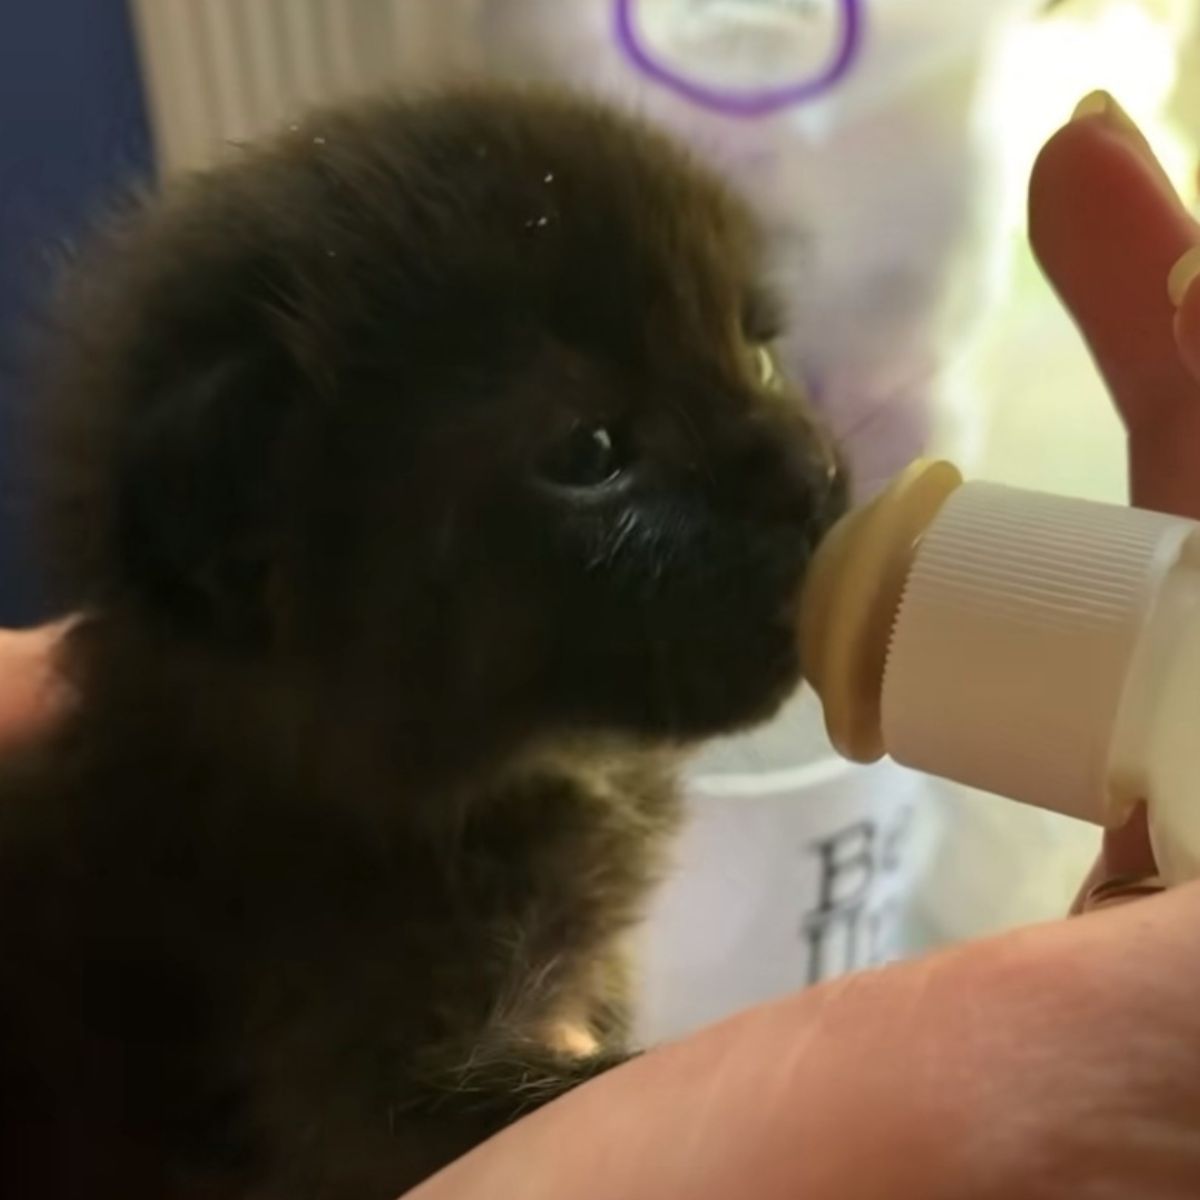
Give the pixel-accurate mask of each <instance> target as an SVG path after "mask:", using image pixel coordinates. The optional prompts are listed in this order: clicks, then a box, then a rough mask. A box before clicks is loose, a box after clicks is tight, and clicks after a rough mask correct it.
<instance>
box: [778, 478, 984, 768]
mask: <svg viewBox="0 0 1200 1200" xmlns="http://www.w3.org/2000/svg"><path fill="white" fill-rule="evenodd" d="M962 481H963V479H962V475H961V474H959V472H958V469H957V468H956V467H953V466H951V465H950V464H949V463H946V462H933V461H928V460H923V459H922V460H918V461H917V462H914V463H913V464H912V465H911V466H910V467H908V469H907V470H905V471H903V472H901V474H900V475H898V476H897V477H896V478H895V479H894V480H893V481H892V483H891V484H890V486H889V487H888V488H886V489H885V490H884V491H883V492H882V493H880V495H878V496H877V497H876V498H875V499H874V500H872V501H871V502H870V503H868V504H866V505H864V506H863V507H862V508H859V509H856V510H854V511H853V512H851V513H850V514H849V515H848V516H846V517H844V518H843V519H842V520H841V521H840V522H839V523H838V524H837V525H836V526H834V528H833V529H832V530H831V531H830V533H829V534H828V536H826V538H825V539H824V540H823V541H822V543H821V545H820V546H819V547H818V549H817V553H816V555H815V556H814V558H813V562H812V565H811V567H810V569H809V575H808V583H807V585H806V587H805V593H804V604H803V610H802V615H801V621H800V645H801V661H802V662H803V663H804V669H805V674H806V677H807V679H808V682H809V683H810V685H811V686H812V688H813V690H814V691H815V692H816V693H817V695H818V696H819V697H820V699H821V705H822V707H823V708H824V710H825V726H826V729H827V731H828V733H829V738H830V741H831V742H832V743H833V746H834V749H835V750H837V752H838V753H839V754H841V755H842V757H843V758H847V759H850V760H851V761H853V762H860V763H869V762H875V761H876V760H878V759H879V758H882V757H883V755H884V753H885V747H884V744H883V731H882V724H881V711H880V701H881V697H882V692H883V673H884V666H885V663H886V661H887V652H888V644H889V642H890V641H891V636H892V628H893V626H894V624H895V620H896V613H897V611H898V610H899V607H900V600H901V597H902V595H903V593H904V585H905V581H906V580H907V578H908V573H909V569H910V568H911V566H912V562H913V556H914V554H915V552H916V547H917V543H918V542H919V540H920V538H921V535H922V534H923V533H924V532H925V530H926V529H927V528H928V526H929V524H930V522H931V521H932V520H933V518H934V517H935V516H936V515H937V513H938V511H939V510H940V509H941V507H942V505H943V504H944V503H945V501H946V499H947V497H948V496H949V495H950V494H951V493H952V492H953V491H954V490H955V489H956V488H958V487H959V486H960V485H961V484H962Z"/></svg>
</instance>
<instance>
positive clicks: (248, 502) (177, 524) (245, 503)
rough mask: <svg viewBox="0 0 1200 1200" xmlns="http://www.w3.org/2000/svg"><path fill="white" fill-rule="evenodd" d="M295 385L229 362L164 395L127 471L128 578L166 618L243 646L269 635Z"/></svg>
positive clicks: (244, 360) (130, 449) (241, 361)
mask: <svg viewBox="0 0 1200 1200" xmlns="http://www.w3.org/2000/svg"><path fill="white" fill-rule="evenodd" d="M287 407H288V403H287V399H286V395H285V386H284V384H283V383H282V382H281V380H280V379H279V377H278V376H277V375H276V376H275V377H274V378H272V372H271V371H270V369H269V368H268V367H267V365H266V364H264V363H263V362H261V361H258V360H256V359H255V358H253V357H252V356H250V355H244V356H243V355H236V356H229V357H226V358H224V359H222V360H221V361H219V362H217V363H215V364H213V365H211V366H209V367H206V368H204V369H202V370H200V371H198V372H196V373H194V374H192V375H190V376H188V377H186V378H185V379H183V380H182V381H181V382H179V383H176V384H175V385H173V386H172V387H170V388H169V389H167V390H166V391H165V392H163V393H162V394H160V395H158V396H156V397H155V399H154V400H153V402H152V404H151V405H150V406H148V409H147V411H145V412H144V413H143V414H141V415H140V416H139V417H138V418H136V419H135V421H134V423H133V427H132V428H131V430H130V432H129V435H128V439H127V441H126V443H125V446H124V451H123V454H122V457H121V462H120V468H119V471H120V476H119V485H118V498H117V513H116V519H117V537H118V547H119V551H118V552H119V554H120V556H121V559H122V568H123V575H124V577H125V579H126V581H127V583H128V584H130V585H132V587H133V588H134V589H135V591H136V592H137V593H138V594H139V595H140V596H141V598H142V600H143V601H144V602H146V603H148V604H149V606H150V607H151V608H152V609H153V611H155V612H156V614H158V615H160V616H162V617H163V618H165V619H167V620H169V621H172V622H174V623H178V624H185V625H187V626H189V627H191V628H192V629H194V630H197V631H203V632H206V633H217V634H222V635H231V636H236V637H239V638H242V637H246V636H253V635H255V634H257V633H259V632H261V631H262V629H263V628H264V624H265V621H266V618H267V611H266V600H265V592H266V588H267V582H268V579H269V576H270V572H271V567H272V556H273V541H274V537H273V534H274V529H273V525H274V520H273V510H274V508H275V503H274V500H275V497H273V495H272V490H273V489H272V481H273V479H274V477H275V475H276V471H275V465H276V457H277V453H276V452H277V448H278V443H279V441H280V439H281V438H282V436H283V425H284V421H285V418H286V412H287Z"/></svg>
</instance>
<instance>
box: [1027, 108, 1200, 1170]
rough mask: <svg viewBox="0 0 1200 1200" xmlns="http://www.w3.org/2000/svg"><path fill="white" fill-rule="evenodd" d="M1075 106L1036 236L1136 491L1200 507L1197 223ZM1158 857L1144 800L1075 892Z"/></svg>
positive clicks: (1122, 127)
mask: <svg viewBox="0 0 1200 1200" xmlns="http://www.w3.org/2000/svg"><path fill="white" fill-rule="evenodd" d="M1076 112H1077V118H1076V120H1074V121H1072V122H1071V123H1070V124H1069V125H1067V126H1066V127H1065V128H1063V129H1061V130H1060V131H1059V132H1058V133H1057V134H1056V135H1055V136H1054V137H1053V138H1051V139H1050V141H1049V142H1048V143H1047V145H1046V146H1045V148H1044V149H1043V150H1042V153H1041V155H1040V156H1039V158H1038V161H1037V164H1036V166H1035V167H1034V171H1033V178H1032V180H1031V183H1030V192H1029V233H1030V239H1031V241H1032V243H1033V248H1034V251H1035V252H1036V253H1037V255H1038V258H1039V260H1040V262H1041V264H1042V268H1043V270H1044V271H1045V272H1046V274H1047V276H1048V277H1049V279H1050V281H1051V283H1053V284H1054V286H1055V288H1056V289H1057V290H1058V293H1059V295H1060V297H1061V298H1062V300H1063V302H1064V304H1065V305H1066V307H1067V308H1068V309H1069V310H1070V311H1071V313H1072V314H1073V316H1074V317H1075V319H1076V321H1077V323H1078V324H1079V327H1080V330H1081V331H1082V333H1083V335H1084V337H1085V338H1086V340H1087V342H1088V344H1089V346H1090V347H1091V350H1092V354H1093V357H1094V358H1095V360H1096V364H1097V366H1098V367H1099V368H1100V371H1101V373H1102V374H1103V376H1104V379H1105V382H1106V383H1107V385H1108V388H1109V391H1110V392H1111V394H1112V397H1113V402H1114V404H1115V405H1116V408H1117V411H1118V412H1119V413H1120V415H1121V418H1122V420H1123V421H1124V423H1125V428H1126V430H1127V433H1128V445H1129V477H1130V496H1131V499H1132V501H1133V503H1134V504H1136V505H1138V506H1140V507H1142V508H1151V509H1156V510H1158V511H1160V512H1169V513H1177V514H1179V515H1180V516H1187V517H1193V518H1200V286H1192V287H1184V286H1183V285H1184V282H1185V279H1184V276H1185V274H1186V272H1187V270H1188V267H1189V265H1190V266H1191V267H1192V268H1200V251H1197V249H1196V247H1197V246H1200V226H1197V224H1196V222H1195V221H1194V220H1193V219H1192V217H1191V216H1190V215H1189V214H1188V212H1187V210H1186V209H1185V208H1184V206H1183V204H1182V203H1181V202H1180V200H1179V197H1178V196H1177V195H1176V194H1175V191H1174V189H1173V188H1172V187H1171V184H1170V181H1169V180H1168V179H1167V176H1166V174H1165V173H1164V171H1163V169H1162V167H1161V166H1160V165H1159V163H1158V161H1157V160H1156V159H1155V157H1154V153H1153V151H1152V150H1151V149H1150V147H1149V145H1148V144H1147V142H1146V139H1145V138H1144V137H1143V136H1142V134H1141V133H1140V132H1139V131H1138V129H1137V128H1136V126H1134V124H1133V123H1132V122H1131V121H1130V119H1129V118H1128V117H1127V116H1126V115H1125V114H1124V113H1123V112H1122V111H1121V109H1120V108H1119V107H1118V106H1117V105H1116V104H1115V102H1113V101H1112V99H1111V97H1108V96H1106V95H1105V94H1104V93H1093V95H1091V96H1089V97H1087V98H1086V99H1085V100H1084V101H1083V102H1082V103H1081V104H1080V106H1079V109H1077V110H1076ZM1181 259H1182V260H1183V266H1182V269H1181V271H1180V272H1177V273H1175V276H1174V280H1173V282H1174V285H1175V286H1174V288H1173V291H1174V292H1175V298H1174V300H1173V299H1172V297H1171V296H1170V295H1169V294H1168V287H1167V283H1168V277H1169V276H1171V275H1172V272H1173V269H1174V268H1175V266H1176V264H1177V263H1180V261H1181ZM1176 301H1178V310H1177V311H1176V309H1175V302H1176ZM1155 869H1156V868H1155V865H1154V856H1153V854H1152V853H1151V850H1150V842H1149V838H1148V836H1147V832H1146V822H1145V817H1144V814H1143V813H1141V812H1139V813H1138V814H1136V815H1135V817H1134V819H1133V820H1132V821H1130V822H1129V824H1128V825H1127V826H1126V827H1125V828H1124V829H1122V830H1118V831H1115V832H1112V833H1109V834H1107V835H1106V837H1105V839H1104V848H1103V851H1102V853H1101V857H1100V860H1099V862H1098V863H1097V865H1096V867H1095V869H1094V870H1093V872H1092V873H1091V875H1090V876H1089V878H1088V880H1087V882H1086V883H1085V884H1084V887H1083V890H1082V892H1081V893H1080V900H1079V901H1078V902H1077V903H1078V904H1079V905H1084V904H1086V903H1087V902H1088V897H1089V896H1090V895H1093V894H1095V893H1096V891H1097V889H1100V892H1101V894H1103V893H1104V892H1105V891H1107V890H1109V888H1110V887H1111V885H1112V883H1113V881H1119V880H1122V879H1133V880H1136V879H1138V878H1141V877H1145V876H1148V875H1152V874H1153V873H1154V871H1155ZM1198 1190H1200V1189H1198Z"/></svg>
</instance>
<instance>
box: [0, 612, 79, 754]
mask: <svg viewBox="0 0 1200 1200" xmlns="http://www.w3.org/2000/svg"><path fill="white" fill-rule="evenodd" d="M63 629H64V626H63V624H61V623H59V624H54V625H44V626H42V627H41V628H40V629H30V630H23V631H21V632H15V631H12V630H6V629H0V748H2V747H3V746H5V745H8V744H10V743H11V742H13V741H16V740H19V739H20V738H22V737H25V736H27V735H28V734H30V733H33V732H34V731H35V730H37V729H38V728H39V727H40V726H41V725H43V724H44V723H45V722H46V721H48V720H50V719H51V718H52V715H53V713H54V712H55V711H56V709H57V708H58V706H59V704H60V702H61V698H62V690H63V689H62V687H61V685H59V684H58V683H57V681H56V680H55V676H54V669H53V658H54V648H55V646H57V645H58V642H59V639H60V638H61V637H62V634H63Z"/></svg>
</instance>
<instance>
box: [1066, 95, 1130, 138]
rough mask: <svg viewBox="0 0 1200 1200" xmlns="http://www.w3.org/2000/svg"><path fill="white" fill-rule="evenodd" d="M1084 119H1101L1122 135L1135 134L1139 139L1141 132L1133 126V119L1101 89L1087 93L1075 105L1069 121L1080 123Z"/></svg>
mask: <svg viewBox="0 0 1200 1200" xmlns="http://www.w3.org/2000/svg"><path fill="white" fill-rule="evenodd" d="M1084 117H1103V118H1104V119H1105V120H1106V121H1107V122H1108V123H1109V124H1110V125H1111V126H1112V127H1113V128H1114V129H1119V130H1120V131H1121V132H1122V133H1135V134H1137V135H1138V137H1141V130H1139V129H1138V127H1137V126H1136V125H1135V124H1134V122H1133V118H1132V117H1130V115H1129V114H1128V113H1127V112H1126V111H1125V110H1124V109H1123V108H1122V107H1121V106H1120V105H1119V104H1118V103H1117V102H1116V100H1115V99H1114V98H1113V96H1112V94H1111V93H1109V92H1106V91H1103V90H1102V89H1101V90H1097V91H1094V92H1088V94H1087V95H1086V96H1084V98H1083V99H1082V100H1080V102H1079V103H1078V104H1077V105H1075V111H1074V112H1073V113H1072V114H1071V120H1072V121H1080V120H1082V119H1083V118H1084Z"/></svg>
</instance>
